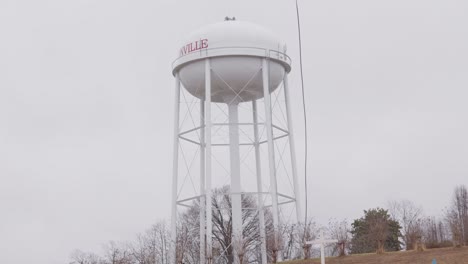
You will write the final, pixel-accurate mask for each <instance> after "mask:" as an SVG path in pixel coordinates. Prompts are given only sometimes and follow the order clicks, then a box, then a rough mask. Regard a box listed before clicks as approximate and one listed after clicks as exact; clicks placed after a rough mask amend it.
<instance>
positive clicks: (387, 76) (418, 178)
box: [0, 0, 468, 264]
mask: <svg viewBox="0 0 468 264" xmlns="http://www.w3.org/2000/svg"><path fill="white" fill-rule="evenodd" d="M300 4H301V7H302V10H301V15H302V27H303V47H304V50H303V54H304V74H305V85H306V96H307V98H306V100H307V104H308V106H307V107H308V122H309V144H310V145H309V149H310V155H309V161H308V162H309V179H310V196H309V197H310V201H309V210H310V213H311V215H312V216H313V217H315V218H316V219H317V220H318V221H319V222H321V223H326V221H327V219H328V218H330V217H335V218H338V219H341V218H348V219H354V218H356V217H359V216H360V215H361V213H362V210H363V209H368V208H371V207H376V206H385V204H386V202H387V201H389V200H393V199H398V200H399V199H409V200H412V201H414V202H415V203H417V204H420V205H422V206H423V207H424V209H425V212H426V214H428V215H439V214H440V213H441V210H442V209H443V208H444V206H446V205H447V204H448V202H449V200H450V198H451V192H452V190H453V188H454V186H455V185H457V184H468V164H467V162H466V159H467V157H468V139H467V136H466V135H468V115H467V113H468V104H467V103H466V101H467V97H468V91H467V88H468V49H467V47H468V27H467V25H468V3H467V2H466V1H463V0H458V1H457V0H446V1H439V0H419V1H416V0H392V1H375V0H368V1H349V0H342V1H305V0H303V1H300ZM226 15H230V16H236V17H237V19H238V20H246V21H251V22H255V23H258V24H261V25H264V26H266V27H268V28H271V29H273V30H274V31H275V32H276V33H277V34H278V35H280V36H281V37H282V38H283V39H284V40H285V41H286V42H287V43H288V47H289V48H288V51H289V55H290V56H291V57H292V59H293V61H294V64H293V71H292V74H291V77H290V81H291V87H292V89H293V91H292V95H293V99H292V100H293V107H294V108H293V112H294V113H295V115H296V120H295V122H294V123H295V125H296V129H295V131H296V136H297V139H296V140H297V145H298V148H297V149H298V156H299V159H300V162H299V171H300V172H301V173H302V172H303V152H302V149H303V145H304V143H303V139H302V137H303V133H302V129H303V122H302V120H301V108H300V102H301V101H300V100H301V99H300V98H301V97H300V89H299V86H297V84H298V83H299V74H298V73H299V71H298V67H297V66H298V49H297V31H296V24H295V23H296V21H295V9H294V1H292V0H289V1H288V0H281V1H280V0H278V1H267V0H263V1H247V0H243V1H215V0H212V1H207V0H200V1H188V0H186V1H169V0H165V1H154V0H153V1H144V0H142V1H121V0H112V1H111V0H100V1H96V0H81V1H63V0H60V1H59V0H46V1H25V0H22V1H13V0H11V1H9V0H3V1H1V2H0V38H1V39H0V179H1V181H0V212H1V215H0V259H1V260H2V261H1V262H2V263H9V264H16V263H33V262H34V263H44V264H46V263H47V264H58V263H67V260H68V257H69V254H70V252H71V251H72V250H73V249H75V248H80V249H82V250H86V251H87V250H90V251H99V250H100V249H101V247H102V244H103V243H105V242H107V241H109V240H116V241H125V240H131V239H133V238H134V236H135V234H136V233H138V232H141V231H143V230H144V229H146V228H147V227H149V226H150V225H151V224H152V223H154V222H155V221H156V220H158V219H164V218H168V216H169V214H170V208H169V200H170V189H171V181H170V175H171V165H172V155H171V153H172V148H171V144H172V123H173V121H172V111H173V105H172V102H173V91H174V89H173V83H174V81H173V77H172V75H171V62H172V61H173V60H174V59H175V57H176V55H177V51H178V48H179V43H180V42H179V41H180V40H181V39H183V37H184V35H185V34H187V33H189V32H190V31H192V30H194V29H196V28H198V27H200V26H202V25H205V24H208V23H213V22H218V21H221V20H222V19H223V18H224V16H226Z"/></svg>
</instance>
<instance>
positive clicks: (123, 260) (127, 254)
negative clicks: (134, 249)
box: [103, 241, 132, 264]
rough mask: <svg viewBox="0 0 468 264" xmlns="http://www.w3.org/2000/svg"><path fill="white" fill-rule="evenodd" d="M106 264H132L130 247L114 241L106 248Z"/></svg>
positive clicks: (104, 260)
mask: <svg viewBox="0 0 468 264" xmlns="http://www.w3.org/2000/svg"><path fill="white" fill-rule="evenodd" d="M103 263H104V264H131V263H132V254H131V250H130V249H129V247H128V245H125V244H121V243H120V244H118V243H116V242H114V241H111V242H109V243H108V244H107V245H106V246H105V255H104V259H103Z"/></svg>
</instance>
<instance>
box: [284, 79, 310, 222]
mask: <svg viewBox="0 0 468 264" xmlns="http://www.w3.org/2000/svg"><path fill="white" fill-rule="evenodd" d="M283 85H284V98H285V101H286V102H285V103H286V118H287V119H288V132H289V151H290V153H291V166H292V176H293V184H294V198H295V199H296V217H297V222H301V221H304V219H303V216H302V201H301V195H300V194H301V191H300V188H299V182H298V180H297V163H296V145H295V143H294V131H293V121H292V118H291V108H290V106H291V101H290V96H289V84H288V74H287V73H285V74H284V78H283ZM304 224H307V223H304Z"/></svg>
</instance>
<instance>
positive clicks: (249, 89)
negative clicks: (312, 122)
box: [173, 20, 291, 103]
mask: <svg viewBox="0 0 468 264" xmlns="http://www.w3.org/2000/svg"><path fill="white" fill-rule="evenodd" d="M285 52H286V45H285V44H284V43H283V42H282V41H280V39H279V38H278V37H276V36H275V35H274V34H273V33H272V32H271V31H270V30H268V29H265V28H264V27H262V26H259V25H256V24H253V23H249V22H241V21H235V20H234V21H233V20H229V21H224V22H220V23H215V24H211V25H208V26H205V27H202V28H200V29H198V30H196V31H194V32H192V33H191V34H189V35H188V37H187V38H186V40H185V41H184V42H183V44H182V45H181V47H180V49H179V57H178V58H177V59H176V60H175V61H174V63H173V74H174V75H175V74H176V73H177V72H178V73H179V77H180V81H181V82H182V84H183V85H184V87H185V89H187V90H188V91H189V92H190V93H191V94H192V95H194V96H196V97H198V98H204V96H205V62H204V59H205V58H210V65H211V70H212V74H211V85H212V87H211V89H212V90H211V94H212V101H213V102H225V103H230V102H232V101H234V100H236V101H240V102H243V101H244V102H245V101H252V100H255V99H259V98H261V97H263V82H262V61H263V59H264V58H266V59H268V65H269V67H268V68H269V86H270V87H269V89H270V92H271V91H273V90H275V89H276V88H277V87H278V86H279V84H280V83H281V81H282V79H283V77H284V74H285V73H287V72H289V71H290V70H291V62H290V59H289V57H288V56H287V55H286V54H285Z"/></svg>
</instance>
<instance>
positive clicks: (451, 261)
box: [283, 247, 468, 264]
mask: <svg viewBox="0 0 468 264" xmlns="http://www.w3.org/2000/svg"><path fill="white" fill-rule="evenodd" d="M433 259H436V260H437V264H468V247H461V248H438V249H427V250H426V251H424V252H415V251H401V252H389V253H384V254H381V255H377V254H359V255H350V256H346V257H341V258H339V257H330V258H326V261H325V263H326V264H431V263H432V260H433ZM286 263H287V264H320V259H310V260H296V261H289V262H283V264H286Z"/></svg>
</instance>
